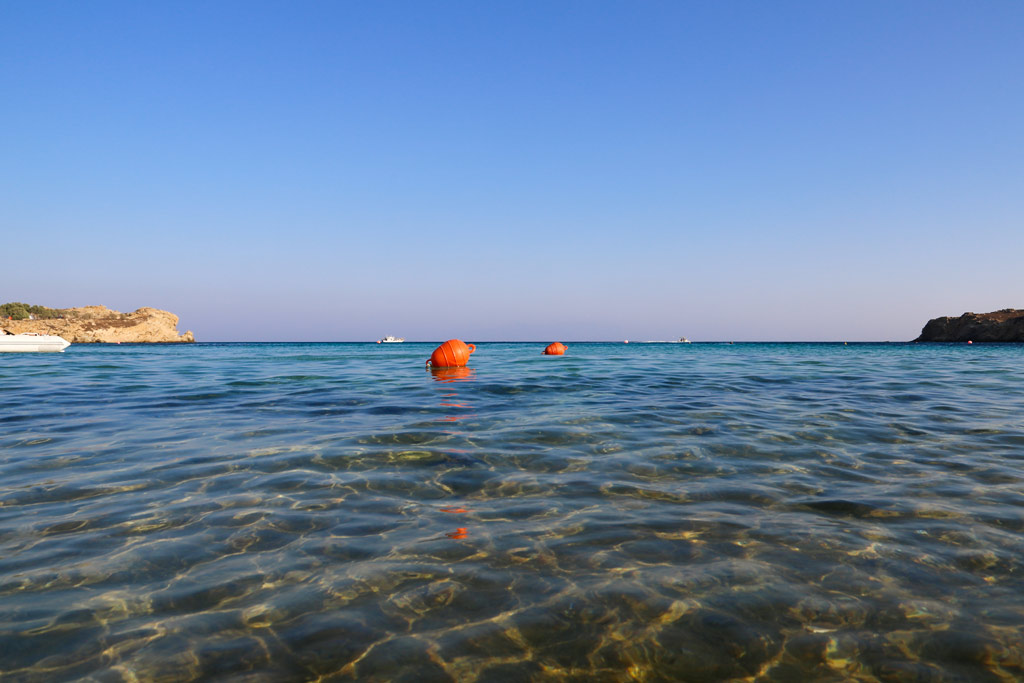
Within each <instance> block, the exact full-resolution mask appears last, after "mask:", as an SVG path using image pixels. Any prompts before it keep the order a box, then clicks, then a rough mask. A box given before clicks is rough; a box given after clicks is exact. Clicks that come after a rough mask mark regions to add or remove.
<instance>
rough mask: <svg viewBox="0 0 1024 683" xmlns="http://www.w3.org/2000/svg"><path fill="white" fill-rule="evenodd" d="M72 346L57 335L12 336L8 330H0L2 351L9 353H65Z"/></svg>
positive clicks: (0, 348) (28, 334) (27, 334)
mask: <svg viewBox="0 0 1024 683" xmlns="http://www.w3.org/2000/svg"><path fill="white" fill-rule="evenodd" d="M69 346H71V342H69V341H67V340H66V339H64V338H63V337H58V336H57V335H55V334H36V333H35V332H25V333H23V334H11V333H10V332H7V331H6V330H0V351H8V352H11V351H13V352H21V353H32V352H37V353H38V352H44V351H50V352H56V351H63V350H64V349H66V348H68V347H69Z"/></svg>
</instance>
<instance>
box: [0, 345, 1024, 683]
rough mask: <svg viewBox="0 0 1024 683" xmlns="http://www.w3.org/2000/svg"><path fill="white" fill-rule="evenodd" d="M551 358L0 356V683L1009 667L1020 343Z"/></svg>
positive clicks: (321, 348)
mask: <svg viewBox="0 0 1024 683" xmlns="http://www.w3.org/2000/svg"><path fill="white" fill-rule="evenodd" d="M469 341H473V340H469ZM549 341H552V340H544V341H539V342H537V343H496V342H494V343H487V342H480V343H477V348H476V352H475V353H474V354H473V355H472V356H471V359H470V363H469V367H467V368H461V369H435V370H431V369H428V368H426V367H425V361H426V359H427V358H428V357H429V356H430V353H431V351H432V350H433V348H434V347H435V346H436V343H430V344H426V343H410V342H406V343H403V344H374V343H368V344H357V343H338V344H331V343H322V344H313V343H310V344H300V343H288V344H272V343H262V344H245V343H234V344H212V343H211V344H204V343H199V344H188V345H129V344H120V345H73V346H71V347H70V348H69V349H68V350H67V351H66V352H65V353H59V354H0V680H3V681H5V682H8V681H47V682H50V681H80V680H84V681H182V682H185V681H207V680H217V681H246V682H255V681H306V680H310V681H312V680H322V681H347V680H358V681H470V682H476V681H479V682H484V681H495V682H498V681H501V682H503V681H721V680H746V681H810V680H813V681H876V680H877V681H1008V680H1020V679H1022V678H1024V345H1017V344H1005V345H996V344H973V345H967V344H896V343H893V344H854V343H850V344H843V343H838V344H834V343H821V344H813V343H773V344H768V343H763V344H762V343H748V344H740V343H737V344H728V343H693V344H642V343H630V344H623V343H621V342H620V343H573V342H568V351H567V352H566V354H565V355H564V356H544V355H542V354H541V351H542V350H543V348H544V347H545V346H546V344H547V343H548V342H549ZM562 341H565V340H562Z"/></svg>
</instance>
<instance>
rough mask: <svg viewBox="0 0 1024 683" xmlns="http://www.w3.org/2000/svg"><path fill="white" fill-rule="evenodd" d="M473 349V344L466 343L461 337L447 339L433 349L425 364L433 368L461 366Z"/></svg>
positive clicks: (474, 348)
mask: <svg viewBox="0 0 1024 683" xmlns="http://www.w3.org/2000/svg"><path fill="white" fill-rule="evenodd" d="M474 351H476V345H475V344H466V343H464V342H463V341H462V340H461V339H449V340H448V341H446V342H445V343H444V344H441V345H440V346H438V347H437V348H436V349H434V353H432V354H431V355H430V360H428V361H427V365H433V366H434V367H435V368H461V367H463V366H464V365H465V364H466V363H468V362H469V354H471V353H473V352H474Z"/></svg>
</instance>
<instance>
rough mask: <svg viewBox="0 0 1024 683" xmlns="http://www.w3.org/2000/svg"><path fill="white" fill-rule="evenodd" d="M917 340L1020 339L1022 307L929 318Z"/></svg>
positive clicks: (1023, 323)
mask: <svg viewBox="0 0 1024 683" xmlns="http://www.w3.org/2000/svg"><path fill="white" fill-rule="evenodd" d="M914 341H918V342H968V341H976V342H1024V310H1021V309H1017V308H1004V309H1002V310H1001V311H993V312H992V313H964V314H963V315H961V316H960V317H959V318H952V317H949V316H947V317H944V318H933V319H932V320H929V321H928V323H927V324H926V325H925V326H924V329H922V330H921V336H919V337H918V338H917V339H915V340H914Z"/></svg>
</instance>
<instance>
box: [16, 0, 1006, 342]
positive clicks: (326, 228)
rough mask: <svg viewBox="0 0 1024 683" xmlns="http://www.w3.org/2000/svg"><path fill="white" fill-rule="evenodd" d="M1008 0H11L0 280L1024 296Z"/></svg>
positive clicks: (127, 288)
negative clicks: (762, 0)
mask: <svg viewBox="0 0 1024 683" xmlns="http://www.w3.org/2000/svg"><path fill="white" fill-rule="evenodd" d="M1022 36H1024V3H1022V2H1019V1H1017V0H1013V1H1010V0H993V1H990V2H982V3H977V2H967V1H963V2H944V1H941V0H928V1H922V2H911V1H907V2H901V1H893V0H857V1H853V0H850V1H847V2H818V1H816V0H815V1H810V0H809V1H807V2H782V1H773V2H754V1H752V0H748V1H742V2H741V1H735V2H734V1H728V0H725V1H722V2H703V1H702V2H683V1H681V0H673V1H671V2H600V1H593V0H587V1H581V2H561V1H560V2H549V1H544V2H479V1H476V0H473V1H467V2H387V1H385V2H355V1H348V2H341V1H337V2H333V1H332V2H326V1H325V2H283V1H281V2H256V1H254V0H246V1H244V2H177V1H175V2H171V1H169V0H168V1H164V2H137V1H135V0H132V1H131V2H106V1H94V2H79V1H77V0H75V1H71V2H4V3H2V4H0V93H2V97H3V105H2V106H0V124H2V125H0V131H2V133H0V135H2V138H0V140H2V152H0V233H2V235H3V245H4V246H3V254H4V257H3V258H2V259H0V299H2V300H3V301H25V302H28V303H37V304H43V305H49V306H59V307H65V306H80V305H88V304H104V305H107V306H110V307H112V308H117V309H119V310H133V309H135V308H137V307H140V306H154V307H157V308H164V309H168V310H171V311H173V312H175V313H177V314H178V315H179V316H180V317H181V326H180V327H181V329H182V330H184V329H185V328H189V329H192V330H193V331H195V333H196V335H197V337H198V339H199V340H200V341H231V340H268V341H272V340H314V341H329V340H370V339H375V338H378V337H381V336H383V335H385V334H394V335H399V336H404V337H406V338H407V339H422V340H441V339H447V338H449V337H455V336H457V337H461V338H463V339H467V340H494V339H508V340H515V339H530V340H554V339H564V340H569V339H637V340H640V339H670V338H675V337H678V336H680V335H685V336H687V337H689V338H691V339H697V340H716V339H717V340H817V339H822V340H828V339H835V340H889V339H891V340H905V339H910V338H913V337H914V336H916V334H917V333H918V332H919V331H920V328H921V326H922V325H923V324H924V322H925V321H926V320H927V319H928V318H930V317H934V316H938V315H950V314H955V315H958V314H960V313H962V312H964V311H967V310H973V311H978V312H980V311H987V310H993V309H997V308H1005V307H1010V306H1014V307H1024V276H1022V268H1021V257H1022V254H1024V39H1022Z"/></svg>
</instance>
